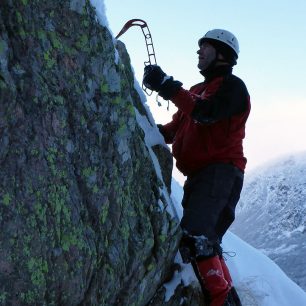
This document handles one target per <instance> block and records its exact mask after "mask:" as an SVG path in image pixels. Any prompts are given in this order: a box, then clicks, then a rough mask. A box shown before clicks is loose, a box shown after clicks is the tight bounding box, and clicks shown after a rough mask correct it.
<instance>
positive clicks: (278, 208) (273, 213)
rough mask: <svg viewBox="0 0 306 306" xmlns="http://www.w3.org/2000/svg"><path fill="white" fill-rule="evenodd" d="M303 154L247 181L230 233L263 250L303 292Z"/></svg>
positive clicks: (305, 159) (305, 263)
mask: <svg viewBox="0 0 306 306" xmlns="http://www.w3.org/2000/svg"><path fill="white" fill-rule="evenodd" d="M305 229H306V154H302V155H296V156H289V157H288V158H284V159H282V160H280V161H278V162H275V163H273V164H270V165H267V166H265V167H264V168H259V169H257V170H256V171H255V172H254V173H252V174H251V175H250V176H249V177H247V178H246V182H245V186H244V189H243V192H242V194H241V199H240V202H239V205H238V209H237V218H236V220H235V222H234V223H233V226H232V228H231V230H232V231H233V232H234V233H235V234H237V235H238V236H240V237H241V238H242V239H243V240H245V241H246V242H248V243H250V244H251V245H253V246H254V247H256V248H258V249H260V250H262V251H263V252H264V253H265V254H266V255H267V256H269V257H270V258H271V259H273V260H274V261H275V262H276V263H277V264H278V265H279V266H280V267H281V268H282V269H283V271H284V272H285V273H286V274H287V275H288V276H289V277H290V278H291V279H292V280H293V281H295V282H296V283H297V284H298V285H300V286H301V287H302V288H303V289H304V290H306V272H305V266H306V258H305V253H306V232H305Z"/></svg>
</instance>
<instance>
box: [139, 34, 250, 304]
mask: <svg viewBox="0 0 306 306" xmlns="http://www.w3.org/2000/svg"><path fill="white" fill-rule="evenodd" d="M198 45H199V50H198V51H197V54H198V68H199V70H200V73H201V74H202V75H203V76H204V78H205V80H204V82H201V83H199V84H196V85H194V86H192V87H191V89H190V90H185V89H183V87H182V85H183V84H182V83H181V82H179V81H176V80H174V79H173V77H171V76H168V75H166V74H165V73H164V72H163V71H162V69H161V68H160V67H159V66H157V65H149V66H146V67H145V71H144V78H143V84H144V85H145V86H146V87H147V88H149V89H151V90H154V91H157V92H158V94H159V95H160V96H161V97H162V98H164V99H165V100H171V101H172V102H173V103H174V104H175V105H176V107H177V108H178V111H177V112H176V113H175V114H174V115H173V118H172V121H171V122H169V123H168V124H165V125H158V127H159V130H160V132H161V134H162V135H163V136H164V138H165V141H166V142H167V143H168V144H172V153H173V156H174V158H175V159H176V165H177V168H178V169H179V170H180V171H181V172H182V173H183V174H184V175H186V176H187V179H186V182H185V184H184V196H183V200H182V206H183V208H184V211H183V217H182V220H181V228H182V232H183V238H182V241H181V245H180V253H181V255H182V258H183V261H184V262H191V263H192V264H193V267H194V269H195V272H196V274H197V275H198V276H199V280H200V282H201V286H202V288H203V292H204V293H205V295H206V296H208V298H209V300H210V304H209V305H211V306H222V305H241V304H240V301H239V297H238V296H237V294H236V291H235V289H234V288H233V284H232V280H231V276H230V273H229V271H228V269H227V266H226V264H225V261H224V259H223V256H222V248H221V246H220V245H221V242H222V237H223V235H224V234H225V232H226V231H227V229H228V228H229V226H230V225H231V223H232V222H233V221H234V216H235V207H236V204H237V202H238V200H239V197H240V192H241V189H242V184H243V177H244V170H245V166H246V158H245V157H244V154H243V146H242V142H243V138H244V136H245V124H246V121H247V118H248V115H249V112H250V98H249V94H248V91H247V88H246V86H245V84H244V82H243V81H242V80H241V79H240V78H238V77H237V76H235V75H233V74H232V69H233V66H234V65H235V64H236V62H237V59H238V53H239V46H238V41H237V39H236V37H235V36H234V35H233V34H232V33H230V32H229V31H226V30H220V29H214V30H211V31H208V32H207V33H206V34H205V35H204V36H203V37H202V38H200V39H199V41H198Z"/></svg>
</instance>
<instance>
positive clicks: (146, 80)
mask: <svg viewBox="0 0 306 306" xmlns="http://www.w3.org/2000/svg"><path fill="white" fill-rule="evenodd" d="M143 85H144V86H146V87H147V88H149V89H151V90H154V91H158V93H159V95H160V96H161V97H162V98H164V99H165V100H169V99H171V97H172V96H174V95H175V94H176V93H177V92H178V91H179V89H180V88H181V86H182V85H183V84H182V83H181V82H179V81H174V80H173V77H172V76H171V77H170V76H167V75H166V74H165V73H164V72H163V71H162V69H161V68H160V67H159V66H157V65H148V66H146V67H145V68H144V75H143Z"/></svg>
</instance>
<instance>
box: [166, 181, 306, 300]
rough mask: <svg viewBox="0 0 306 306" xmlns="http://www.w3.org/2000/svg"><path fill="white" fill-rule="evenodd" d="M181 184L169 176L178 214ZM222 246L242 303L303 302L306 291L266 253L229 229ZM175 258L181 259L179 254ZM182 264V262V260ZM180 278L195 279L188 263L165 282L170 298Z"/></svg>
mask: <svg viewBox="0 0 306 306" xmlns="http://www.w3.org/2000/svg"><path fill="white" fill-rule="evenodd" d="M182 195H183V191H182V187H181V186H180V185H179V184H178V183H177V182H176V181H175V180H172V200H173V202H174V203H175V206H176V207H177V211H178V215H179V216H181V214H182V209H181V205H180V202H181V199H182ZM222 247H223V250H224V252H228V256H226V255H225V257H226V258H227V265H228V267H229V269H230V272H231V275H232V278H233V282H234V285H235V287H236V288H237V291H238V293H239V295H240V297H241V301H242V305H243V306H255V305H256V306H304V305H306V292H305V291H303V290H302V289H301V288H300V287H299V286H298V285H296V284H295V283H294V282H293V281H292V280H290V279H289V278H288V277H287V276H286V274H285V273H284V272H283V271H282V270H281V269H280V268H279V267H278V266H277V265H276V264H275V263H274V262H273V261H272V260H271V259H269V258H268V257H267V256H265V255H264V254H262V253H261V252H260V251H258V250H256V249H255V248H253V247H252V246H250V245H249V244H247V243H246V242H244V241H242V240H241V239H240V238H238V237H237V236H236V235H234V234H233V233H231V232H229V231H228V232H227V233H226V235H225V236H224V239H223V245H222ZM177 260H178V261H180V258H179V256H177ZM182 265H183V264H182ZM181 280H182V281H183V282H184V283H185V284H189V283H191V282H192V281H196V277H195V276H194V274H193V272H192V269H191V267H190V266H189V265H183V271H182V273H181V274H176V275H175V279H173V280H172V281H171V283H170V284H168V285H167V286H166V288H167V290H168V295H167V298H170V295H171V292H173V289H174V287H175V285H177V284H178V283H180V281H181Z"/></svg>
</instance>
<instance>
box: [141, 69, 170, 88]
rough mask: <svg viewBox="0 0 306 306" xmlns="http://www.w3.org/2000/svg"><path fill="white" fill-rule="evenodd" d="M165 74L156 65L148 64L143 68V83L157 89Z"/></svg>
mask: <svg viewBox="0 0 306 306" xmlns="http://www.w3.org/2000/svg"><path fill="white" fill-rule="evenodd" d="M165 77H167V75H166V74H165V73H164V72H163V71H162V70H161V68H160V67H159V66H157V65H148V66H146V67H145V68H144V75H143V85H144V86H146V87H147V88H149V89H151V90H154V91H159V90H160V86H161V84H162V82H163V81H164V78H165Z"/></svg>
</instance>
